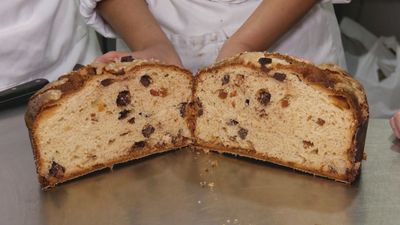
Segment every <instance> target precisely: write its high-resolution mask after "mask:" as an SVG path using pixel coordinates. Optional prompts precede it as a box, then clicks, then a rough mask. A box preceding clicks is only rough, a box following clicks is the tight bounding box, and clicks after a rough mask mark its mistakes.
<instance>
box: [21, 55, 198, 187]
mask: <svg viewBox="0 0 400 225" xmlns="http://www.w3.org/2000/svg"><path fill="white" fill-rule="evenodd" d="M132 60H133V59H132V58H130V57H123V58H122V59H121V62H114V63H110V64H107V65H105V64H94V65H89V66H85V67H83V68H80V69H79V70H78V71H75V72H71V73H70V74H68V75H65V76H62V77H60V78H59V79H58V80H57V81H54V82H52V83H50V84H49V85H47V86H46V87H44V88H43V89H42V90H41V91H39V92H38V93H37V94H35V95H34V96H32V98H31V100H30V102H29V105H28V110H27V112H26V123H27V126H28V128H29V131H30V132H29V133H30V137H31V143H32V146H33V152H34V157H35V161H36V166H37V172H38V175H39V181H40V183H41V185H42V187H43V188H49V187H52V186H54V185H55V184H57V183H60V182H64V181H66V180H70V179H72V178H75V177H78V176H81V175H84V174H87V173H90V172H92V171H95V170H99V169H102V168H105V167H111V166H112V165H113V164H115V163H121V162H125V161H128V160H132V159H137V158H140V157H144V156H147V155H151V154H154V153H159V152H164V151H167V150H170V149H176V148H180V147H184V146H187V145H189V144H190V143H191V140H192V137H191V131H190V130H189V125H188V122H189V121H188V115H189V113H188V112H186V108H187V105H188V103H189V102H190V101H191V98H192V74H191V73H190V72H188V71H186V70H183V69H180V68H178V67H175V66H168V65H163V64H160V63H156V62H148V61H143V60H134V61H133V62H131V61H132Z"/></svg>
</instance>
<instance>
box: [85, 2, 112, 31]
mask: <svg viewBox="0 0 400 225" xmlns="http://www.w3.org/2000/svg"><path fill="white" fill-rule="evenodd" d="M101 1H102V0H80V1H79V3H80V4H79V11H80V13H81V15H82V16H83V19H84V20H85V22H86V24H88V25H89V26H91V27H93V28H94V29H95V30H96V31H97V32H99V33H100V34H101V35H103V36H104V37H107V38H116V37H117V36H118V35H116V34H115V32H114V31H113V29H112V28H111V26H110V25H109V24H108V23H107V22H106V21H104V19H103V18H102V17H101V16H100V15H99V14H98V13H97V12H96V5H97V3H98V2H101Z"/></svg>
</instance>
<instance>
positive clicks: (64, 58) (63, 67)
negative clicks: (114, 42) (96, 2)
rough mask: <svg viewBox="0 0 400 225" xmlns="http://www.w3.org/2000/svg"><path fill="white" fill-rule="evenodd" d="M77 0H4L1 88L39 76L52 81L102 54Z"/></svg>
mask: <svg viewBox="0 0 400 225" xmlns="http://www.w3.org/2000/svg"><path fill="white" fill-rule="evenodd" d="M78 9H79V8H78V2H77V1H70V0H68V1H62V0H56V1H46V0H36V1H26V0H2V2H1V7H0V18H1V19H0V31H1V32H0V43H1V51H0V68H1V70H0V90H3V89H7V88H10V87H13V86H15V85H18V84H20V83H24V82H27V81H30V80H33V79H37V78H46V79H48V80H50V81H52V80H55V79H57V78H58V77H59V76H60V75H61V74H64V73H67V72H69V71H71V70H72V68H73V67H74V65H75V64H77V63H79V64H86V63H89V62H91V61H92V60H93V59H94V58H95V57H96V56H98V55H99V54H101V51H100V47H99V44H98V41H97V38H96V36H95V33H94V31H93V30H91V31H89V27H88V26H87V25H86V24H85V22H84V21H83V19H82V17H81V16H80V15H79V10H78Z"/></svg>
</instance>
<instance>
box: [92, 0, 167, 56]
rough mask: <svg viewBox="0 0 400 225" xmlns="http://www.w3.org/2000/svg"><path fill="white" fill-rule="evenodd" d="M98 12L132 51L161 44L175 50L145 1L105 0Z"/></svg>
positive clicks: (100, 4)
mask: <svg viewBox="0 0 400 225" xmlns="http://www.w3.org/2000/svg"><path fill="white" fill-rule="evenodd" d="M96 10H97V11H98V12H99V13H100V15H101V16H102V17H103V18H104V19H105V20H106V21H107V22H108V23H109V24H110V25H111V27H112V28H113V29H114V30H115V31H116V32H117V33H118V34H119V35H120V36H121V38H122V39H123V40H124V41H125V43H126V44H127V45H128V47H129V48H130V49H131V50H132V51H140V50H143V49H146V48H148V47H151V46H154V45H160V44H162V45H165V46H167V47H168V48H173V47H172V45H171V43H170V42H169V40H168V38H167V37H166V36H165V34H164V32H163V31H162V30H161V28H160V26H159V24H158V23H157V21H156V20H155V18H154V17H153V15H152V14H151V12H150V11H149V9H148V7H147V3H146V1H145V0H103V1H102V2H101V3H99V5H98V6H97V8H96Z"/></svg>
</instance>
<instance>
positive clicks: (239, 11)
mask: <svg viewBox="0 0 400 225" xmlns="http://www.w3.org/2000/svg"><path fill="white" fill-rule="evenodd" d="M98 1H100V0H81V13H82V14H83V15H84V17H85V18H86V20H87V22H88V24H90V25H92V26H94V27H95V28H96V30H97V31H99V32H100V33H102V34H103V35H105V36H107V37H116V35H115V34H114V33H113V31H112V29H111V28H110V27H109V26H108V25H107V24H105V23H104V21H103V20H102V18H101V17H99V16H98V15H97V14H96V12H95V10H94V7H95V5H96V2H98ZM261 1H262V0H147V3H148V7H149V9H150V11H151V12H152V14H153V15H154V17H155V18H156V19H157V21H158V22H159V24H160V25H161V28H162V30H163V31H164V32H165V33H166V35H167V37H168V38H169V39H170V41H171V42H172V44H173V45H174V46H175V49H176V50H177V52H178V54H179V56H180V58H181V60H182V63H183V65H184V67H186V68H188V69H190V70H192V71H193V72H195V71H197V70H198V69H199V68H201V67H204V66H207V65H209V64H211V63H213V62H214V61H215V59H216V57H217V55H218V52H219V50H220V48H221V46H222V45H223V43H224V42H225V41H226V40H227V38H228V37H229V36H231V35H232V34H233V33H234V32H235V31H236V30H237V29H239V27H240V26H241V25H242V24H243V23H244V22H245V21H246V19H247V18H248V17H249V16H250V15H251V14H252V13H253V12H254V10H255V9H256V8H257V6H258V5H259V4H260V3H261ZM336 2H341V3H347V2H348V1H346V0H342V1H335V3H336ZM93 6H94V7H93ZM117 50H125V51H129V49H128V47H127V46H126V45H125V44H124V43H123V41H122V40H120V39H117ZM265 50H267V51H273V52H281V53H285V54H290V55H294V56H298V57H302V58H305V59H308V60H310V61H312V62H314V63H316V64H320V63H335V64H339V65H341V66H342V67H346V64H345V58H344V52H343V47H342V43H341V39H340V31H339V27H338V23H337V20H336V16H335V14H334V11H333V5H332V1H321V2H320V3H318V4H316V5H315V6H314V7H313V8H312V9H311V10H310V11H309V12H308V14H307V15H306V16H305V17H304V18H303V19H302V20H301V21H299V22H298V24H297V25H295V26H294V27H293V28H292V29H291V30H290V31H289V32H287V33H286V34H285V35H284V36H283V37H282V38H281V39H280V40H279V41H278V42H277V43H275V44H274V45H273V46H272V47H271V48H269V49H265Z"/></svg>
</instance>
